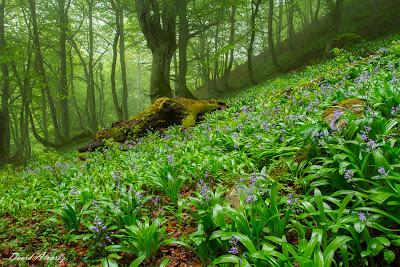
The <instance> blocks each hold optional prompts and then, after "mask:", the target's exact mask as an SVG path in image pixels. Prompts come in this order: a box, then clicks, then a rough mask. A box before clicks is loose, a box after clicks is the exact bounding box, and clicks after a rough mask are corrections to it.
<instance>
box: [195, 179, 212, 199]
mask: <svg viewBox="0 0 400 267" xmlns="http://www.w3.org/2000/svg"><path fill="white" fill-rule="evenodd" d="M197 187H198V188H199V190H200V194H201V196H202V197H203V198H204V199H205V200H206V201H210V200H211V190H210V187H209V186H208V185H207V184H206V183H205V182H204V181H203V180H202V179H200V181H199V182H198V184H197Z"/></svg>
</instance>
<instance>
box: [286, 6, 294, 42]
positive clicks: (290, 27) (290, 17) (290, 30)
mask: <svg viewBox="0 0 400 267" xmlns="http://www.w3.org/2000/svg"><path fill="white" fill-rule="evenodd" d="M294 8H295V3H294V0H289V1H287V41H288V46H289V49H291V50H292V49H294Z"/></svg>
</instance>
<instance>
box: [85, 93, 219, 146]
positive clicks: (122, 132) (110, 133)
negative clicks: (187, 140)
mask: <svg viewBox="0 0 400 267" xmlns="http://www.w3.org/2000/svg"><path fill="white" fill-rule="evenodd" d="M226 107H227V106H226V104H225V103H223V102H219V101H216V100H193V99H186V98H166V97H162V98H159V99H157V100H156V101H155V102H154V103H153V104H152V105H151V106H149V107H147V108H146V109H145V110H144V111H143V112H141V113H140V114H138V115H137V116H135V117H133V118H132V119H131V120H127V121H119V122H114V123H113V124H112V125H111V128H108V129H103V130H101V131H99V132H97V134H96V137H95V139H94V140H93V142H92V143H90V144H88V145H86V146H84V147H81V148H80V149H79V152H89V151H94V150H96V149H97V148H100V147H104V146H105V143H106V141H107V140H109V141H114V142H118V143H124V142H125V141H129V140H134V139H137V138H140V137H142V136H143V135H145V134H146V133H147V132H149V131H151V132H154V131H158V130H162V129H165V128H168V127H169V126H171V125H182V126H183V127H185V128H189V127H192V126H194V125H195V124H196V122H198V121H199V120H201V119H202V117H203V115H204V114H205V113H209V112H212V111H215V110H220V109H224V108H226Z"/></svg>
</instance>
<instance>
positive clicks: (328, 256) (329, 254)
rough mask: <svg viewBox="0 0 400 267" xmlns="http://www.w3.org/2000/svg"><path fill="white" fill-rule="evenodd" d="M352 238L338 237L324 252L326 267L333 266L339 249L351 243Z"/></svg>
mask: <svg viewBox="0 0 400 267" xmlns="http://www.w3.org/2000/svg"><path fill="white" fill-rule="evenodd" d="M351 239H352V238H351V237H348V236H338V237H336V238H335V239H334V240H333V241H332V242H331V243H329V245H328V246H327V247H326V248H325V250H324V253H323V255H324V259H325V263H324V266H325V267H330V266H331V264H332V260H333V256H334V255H335V252H336V250H337V249H338V248H340V247H341V246H343V245H344V244H346V243H347V242H349V241H350V240H351Z"/></svg>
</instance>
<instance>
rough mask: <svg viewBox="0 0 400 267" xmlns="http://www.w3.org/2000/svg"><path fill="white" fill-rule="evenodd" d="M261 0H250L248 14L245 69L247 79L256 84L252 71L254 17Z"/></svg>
mask: <svg viewBox="0 0 400 267" xmlns="http://www.w3.org/2000/svg"><path fill="white" fill-rule="evenodd" d="M261 1H262V0H251V16H250V43H249V48H248V50H247V71H248V73H249V79H250V82H251V83H252V84H257V82H256V79H255V77H254V71H253V49H254V47H253V46H254V40H255V36H256V18H257V16H258V11H259V9H260V4H261Z"/></svg>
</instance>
